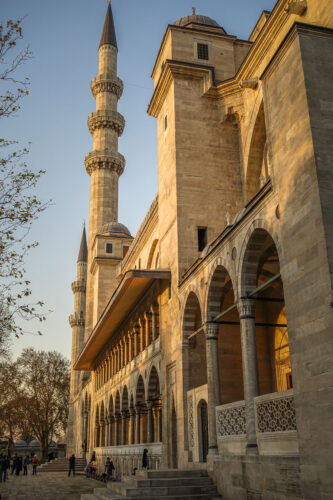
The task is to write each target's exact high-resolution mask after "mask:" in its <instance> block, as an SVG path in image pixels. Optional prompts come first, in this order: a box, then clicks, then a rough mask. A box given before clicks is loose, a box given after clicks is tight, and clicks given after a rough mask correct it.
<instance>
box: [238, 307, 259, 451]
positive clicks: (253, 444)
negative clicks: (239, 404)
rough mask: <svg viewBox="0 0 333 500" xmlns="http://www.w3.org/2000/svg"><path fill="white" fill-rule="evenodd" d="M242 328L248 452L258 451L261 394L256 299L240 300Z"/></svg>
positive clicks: (239, 308)
mask: <svg viewBox="0 0 333 500" xmlns="http://www.w3.org/2000/svg"><path fill="white" fill-rule="evenodd" d="M238 311H239V319H240V328H241V343H242V363H243V381H244V399H245V415H246V433H247V445H246V451H247V453H251V452H252V453H258V444H257V436H256V426H255V413H254V398H255V397H256V396H258V395H259V378H258V362H257V344H256V327H255V320H254V316H255V299H248V298H242V299H240V300H239V302H238Z"/></svg>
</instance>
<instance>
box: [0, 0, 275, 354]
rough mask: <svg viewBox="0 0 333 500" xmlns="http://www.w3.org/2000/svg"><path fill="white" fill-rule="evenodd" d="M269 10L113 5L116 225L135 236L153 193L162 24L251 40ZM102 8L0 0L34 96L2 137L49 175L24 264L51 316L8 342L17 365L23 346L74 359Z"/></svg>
mask: <svg viewBox="0 0 333 500" xmlns="http://www.w3.org/2000/svg"><path fill="white" fill-rule="evenodd" d="M274 4H275V0H141V1H140V0H113V1H112V9H113V14H114V19H115V26H116V32H117V41H118V47H119V55H118V73H119V77H120V78H122V80H123V81H124V83H125V91H124V94H123V96H122V98H121V100H120V101H119V111H120V112H121V113H122V114H123V115H124V117H125V119H126V128H125V132H124V134H123V136H122V137H121V139H120V141H119V151H120V152H121V153H122V154H124V156H125V157H126V170H125V173H124V174H123V176H122V177H121V178H120V190H119V221H120V222H122V223H124V224H126V225H127V226H128V227H129V229H130V230H131V232H132V234H133V235H135V233H136V231H137V230H138V228H139V226H140V223H141V221H142V219H143V218H144V216H145V214H146V211H147V210H148V208H149V206H150V203H151V202H152V200H153V198H154V197H155V195H156V192H157V147H156V123H155V120H154V119H153V118H151V117H149V116H148V115H147V113H146V110H147V105H148V103H149V101H150V98H151V95H152V89H153V85H152V80H151V79H150V75H151V71H152V68H153V65H154V62H155V58H156V55H157V52H158V49H159V46H160V43H161V40H162V37H163V34H164V32H165V29H166V26H167V24H172V23H173V22H174V21H176V20H177V19H179V18H180V17H182V16H185V15H188V14H190V13H191V12H192V6H195V7H196V8H197V13H198V14H204V15H207V16H210V17H212V18H213V19H215V20H216V21H218V22H219V23H220V24H221V25H222V26H223V28H224V29H225V30H226V31H227V33H229V34H232V35H236V36H237V37H238V38H242V39H247V38H248V36H249V34H250V33H251V31H252V29H253V26H254V24H255V23H256V21H257V19H258V17H259V15H260V14H261V12H262V10H271V9H272V7H273V6H274ZM106 7H107V2H106V0H56V1H52V0H1V10H0V16H1V20H7V19H10V18H11V19H17V18H20V17H22V16H24V15H27V18H26V20H25V21H24V42H25V43H26V44H29V45H30V48H31V50H32V51H33V53H34V58H33V59H32V60H31V61H29V62H28V63H27V64H26V66H25V68H24V74H26V75H27V76H29V77H30V79H31V88H30V95H29V96H28V97H27V98H26V99H25V101H24V103H23V108H22V111H21V112H20V113H19V115H18V116H17V117H15V118H12V119H10V120H2V122H1V123H0V137H6V138H13V139H19V140H20V141H22V143H26V142H27V141H31V142H32V147H31V153H30V155H29V161H28V163H29V166H30V167H31V168H33V169H36V170H39V169H46V171H47V174H46V175H45V176H44V178H43V180H42V181H41V183H40V185H39V189H38V195H39V197H40V198H42V199H44V200H46V199H49V198H51V199H52V200H53V206H52V207H51V208H49V209H48V210H47V212H45V213H44V214H43V215H42V217H41V218H40V220H39V221H38V222H36V223H35V224H34V227H33V231H32V232H31V234H30V238H31V239H35V240H37V241H39V243H40V246H39V247H38V248H37V249H35V250H33V251H32V252H31V254H30V256H29V258H28V260H27V266H26V267H27V270H28V277H29V278H30V279H31V281H32V286H33V292H34V298H35V299H36V300H37V299H41V300H44V301H45V303H46V306H47V308H48V309H51V310H52V311H53V312H52V314H50V315H49V316H48V319H47V321H46V322H45V323H44V324H43V325H42V331H43V336H42V337H37V336H35V335H33V332H34V330H37V329H38V328H40V325H37V324H36V325H34V324H33V323H30V324H28V325H26V327H27V330H29V331H30V332H31V333H27V334H26V335H25V336H24V337H23V338H21V339H20V340H16V341H15V342H14V346H13V347H14V355H15V356H16V355H17V354H19V353H20V352H21V350H22V348H24V347H27V346H34V347H35V348H37V349H45V350H48V349H56V350H58V351H60V352H62V353H63V354H64V355H66V356H67V357H70V349H71V329H70V326H69V324H68V316H69V314H71V313H72V312H73V294H72V291H71V282H72V281H73V280H74V279H75V277H76V258H77V253H78V249H79V243H80V238H81V231H82V221H83V219H86V220H87V221H88V213H89V176H88V175H87V174H86V172H85V168H84V157H85V155H86V154H87V153H89V152H90V151H91V149H92V137H91V136H90V134H89V132H88V129H87V125H86V122H87V117H88V114H89V113H91V112H92V111H94V109H95V101H94V99H93V97H92V95H91V92H90V81H91V79H92V78H93V77H94V76H96V74H97V63H98V44H99V39H100V36H101V32H102V26H103V22H104V17H105V12H106Z"/></svg>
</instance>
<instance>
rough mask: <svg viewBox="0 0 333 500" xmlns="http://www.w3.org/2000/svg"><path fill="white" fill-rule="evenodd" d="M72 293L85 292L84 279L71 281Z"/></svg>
mask: <svg viewBox="0 0 333 500" xmlns="http://www.w3.org/2000/svg"><path fill="white" fill-rule="evenodd" d="M72 290H73V293H78V292H81V293H85V291H86V282H85V281H73V283H72Z"/></svg>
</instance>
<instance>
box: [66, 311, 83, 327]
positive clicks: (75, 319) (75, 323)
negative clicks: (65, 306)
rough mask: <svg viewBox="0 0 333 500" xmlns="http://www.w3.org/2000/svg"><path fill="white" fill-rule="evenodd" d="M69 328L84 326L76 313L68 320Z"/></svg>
mask: <svg viewBox="0 0 333 500" xmlns="http://www.w3.org/2000/svg"><path fill="white" fill-rule="evenodd" d="M68 320H69V324H70V325H71V328H74V326H84V325H85V321H84V317H83V316H79V315H78V314H77V313H74V314H71V315H70V316H69V318H68Z"/></svg>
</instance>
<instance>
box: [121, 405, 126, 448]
mask: <svg viewBox="0 0 333 500" xmlns="http://www.w3.org/2000/svg"><path fill="white" fill-rule="evenodd" d="M126 415H127V411H126V410H123V411H122V412H121V444H122V445H125V444H126Z"/></svg>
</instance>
